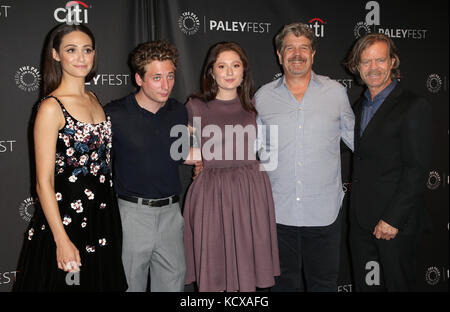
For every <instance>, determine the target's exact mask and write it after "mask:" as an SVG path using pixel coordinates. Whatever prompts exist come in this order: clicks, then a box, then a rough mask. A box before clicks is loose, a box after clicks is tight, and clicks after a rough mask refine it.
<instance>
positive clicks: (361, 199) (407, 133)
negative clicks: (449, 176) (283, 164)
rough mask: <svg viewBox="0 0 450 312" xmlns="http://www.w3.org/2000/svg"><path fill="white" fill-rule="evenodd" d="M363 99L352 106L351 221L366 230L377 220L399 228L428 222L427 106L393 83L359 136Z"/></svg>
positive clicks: (407, 229)
mask: <svg viewBox="0 0 450 312" xmlns="http://www.w3.org/2000/svg"><path fill="white" fill-rule="evenodd" d="M362 102H363V97H361V98H360V99H359V100H358V101H357V102H356V103H355V105H354V107H353V109H354V111H355V151H354V156H353V172H352V191H351V206H350V214H351V216H353V220H357V222H358V223H359V225H360V226H361V227H362V228H364V229H367V230H369V231H371V232H372V231H373V230H374V229H375V226H376V225H377V223H378V221H380V219H382V220H384V221H385V222H387V223H388V224H390V225H391V226H394V227H396V228H397V229H399V231H404V232H412V231H415V230H418V229H419V228H420V227H422V226H424V225H426V226H427V225H428V224H427V223H428V222H426V223H424V222H423V221H424V220H425V218H427V216H426V213H425V198H424V197H425V189H426V181H427V178H428V174H429V170H430V163H431V148H432V134H431V133H432V131H431V127H432V112H431V106H430V105H429V103H428V102H427V101H426V100H425V99H424V98H422V97H419V96H417V95H415V94H413V93H411V92H409V91H406V90H404V89H402V87H401V86H400V83H398V84H397V86H396V87H395V88H394V90H392V92H391V93H390V94H389V95H388V97H387V98H386V99H385V101H384V102H383V103H382V104H381V106H380V107H379V108H378V110H377V112H376V113H375V114H374V116H373V117H372V119H371V120H370V122H369V124H368V125H367V127H366V128H365V130H364V132H363V134H362V136H360V127H361V113H362ZM355 218H356V219H355Z"/></svg>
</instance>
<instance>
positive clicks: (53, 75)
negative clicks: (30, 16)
mask: <svg viewBox="0 0 450 312" xmlns="http://www.w3.org/2000/svg"><path fill="white" fill-rule="evenodd" d="M73 31H81V32H83V33H85V34H86V35H88V36H89V38H90V39H91V41H92V49H94V50H95V37H94V35H93V34H92V32H91V31H90V30H89V28H87V26H85V25H83V24H80V25H67V24H60V25H58V26H56V27H55V28H53V29H52V30H51V32H50V34H49V35H48V37H47V38H48V39H47V43H46V45H45V50H44V59H43V84H42V96H46V95H49V94H50V93H51V92H53V91H54V90H55V89H56V88H58V86H59V84H60V83H61V78H62V70H61V63H60V62H57V61H56V60H55V59H54V58H53V49H55V50H56V51H57V52H58V53H59V47H60V45H61V41H62V38H63V37H64V36H65V35H67V34H69V33H71V32H73ZM96 72H97V53H95V55H94V64H93V66H92V68H91V71H90V72H89V73H88V75H87V76H86V78H85V81H90V80H91V79H92V78H93V77H94V76H95V74H96Z"/></svg>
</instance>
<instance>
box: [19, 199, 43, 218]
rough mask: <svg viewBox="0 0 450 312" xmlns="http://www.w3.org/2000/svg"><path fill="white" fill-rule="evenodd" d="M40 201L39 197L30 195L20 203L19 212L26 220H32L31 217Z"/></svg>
mask: <svg viewBox="0 0 450 312" xmlns="http://www.w3.org/2000/svg"><path fill="white" fill-rule="evenodd" d="M38 201H39V199H38V198H34V197H28V198H26V199H25V200H24V201H23V202H21V203H20V205H19V214H20V216H21V217H22V219H24V220H25V221H26V222H30V220H31V218H32V217H33V215H34V212H35V211H36V204H37V203H38Z"/></svg>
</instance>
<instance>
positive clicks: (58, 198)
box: [55, 192, 62, 201]
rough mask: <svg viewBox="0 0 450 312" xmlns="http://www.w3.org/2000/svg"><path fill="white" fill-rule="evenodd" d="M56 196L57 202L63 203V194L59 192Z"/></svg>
mask: <svg viewBox="0 0 450 312" xmlns="http://www.w3.org/2000/svg"><path fill="white" fill-rule="evenodd" d="M55 196H56V200H57V201H61V200H62V194H61V193H59V192H58V193H56V194H55Z"/></svg>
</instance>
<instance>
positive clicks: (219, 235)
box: [184, 42, 280, 292]
mask: <svg viewBox="0 0 450 312" xmlns="http://www.w3.org/2000/svg"><path fill="white" fill-rule="evenodd" d="M201 84H202V90H201V93H200V94H196V95H193V96H192V97H191V98H190V99H189V101H188V103H187V104H186V107H187V110H188V115H189V123H190V126H191V127H192V130H193V135H194V137H195V138H196V139H195V141H197V142H198V147H199V148H200V149H201V154H202V160H203V170H202V171H201V172H200V174H199V175H198V176H197V177H196V179H195V180H194V181H193V183H192V184H191V186H190V187H189V190H188V193H187V196H186V200H185V206H184V220H185V231H184V234H185V235H184V240H185V252H186V264H187V272H186V284H190V283H192V282H196V283H197V287H198V290H199V291H213V292H217V291H227V292H234V291H241V292H248V291H255V290H256V289H257V288H268V287H271V286H273V285H274V283H275V280H274V277H275V276H278V275H280V267H279V260H278V244H277V236H276V225H275V213H274V204H273V198H272V190H271V187H270V182H269V178H268V175H267V173H266V172H265V171H262V170H260V163H259V161H258V160H257V158H256V155H255V152H254V145H255V140H256V136H257V127H256V116H257V112H256V110H255V108H254V105H253V98H252V97H253V92H254V90H253V81H252V77H251V73H250V68H249V62H248V59H247V56H246V54H245V52H244V50H243V49H242V48H241V47H240V46H239V45H238V44H236V43H234V42H221V43H218V44H216V45H214V46H213V47H211V49H210V50H209V52H208V56H207V58H206V61H205V65H204V69H203V73H202V81H201ZM233 131H234V132H233Z"/></svg>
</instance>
